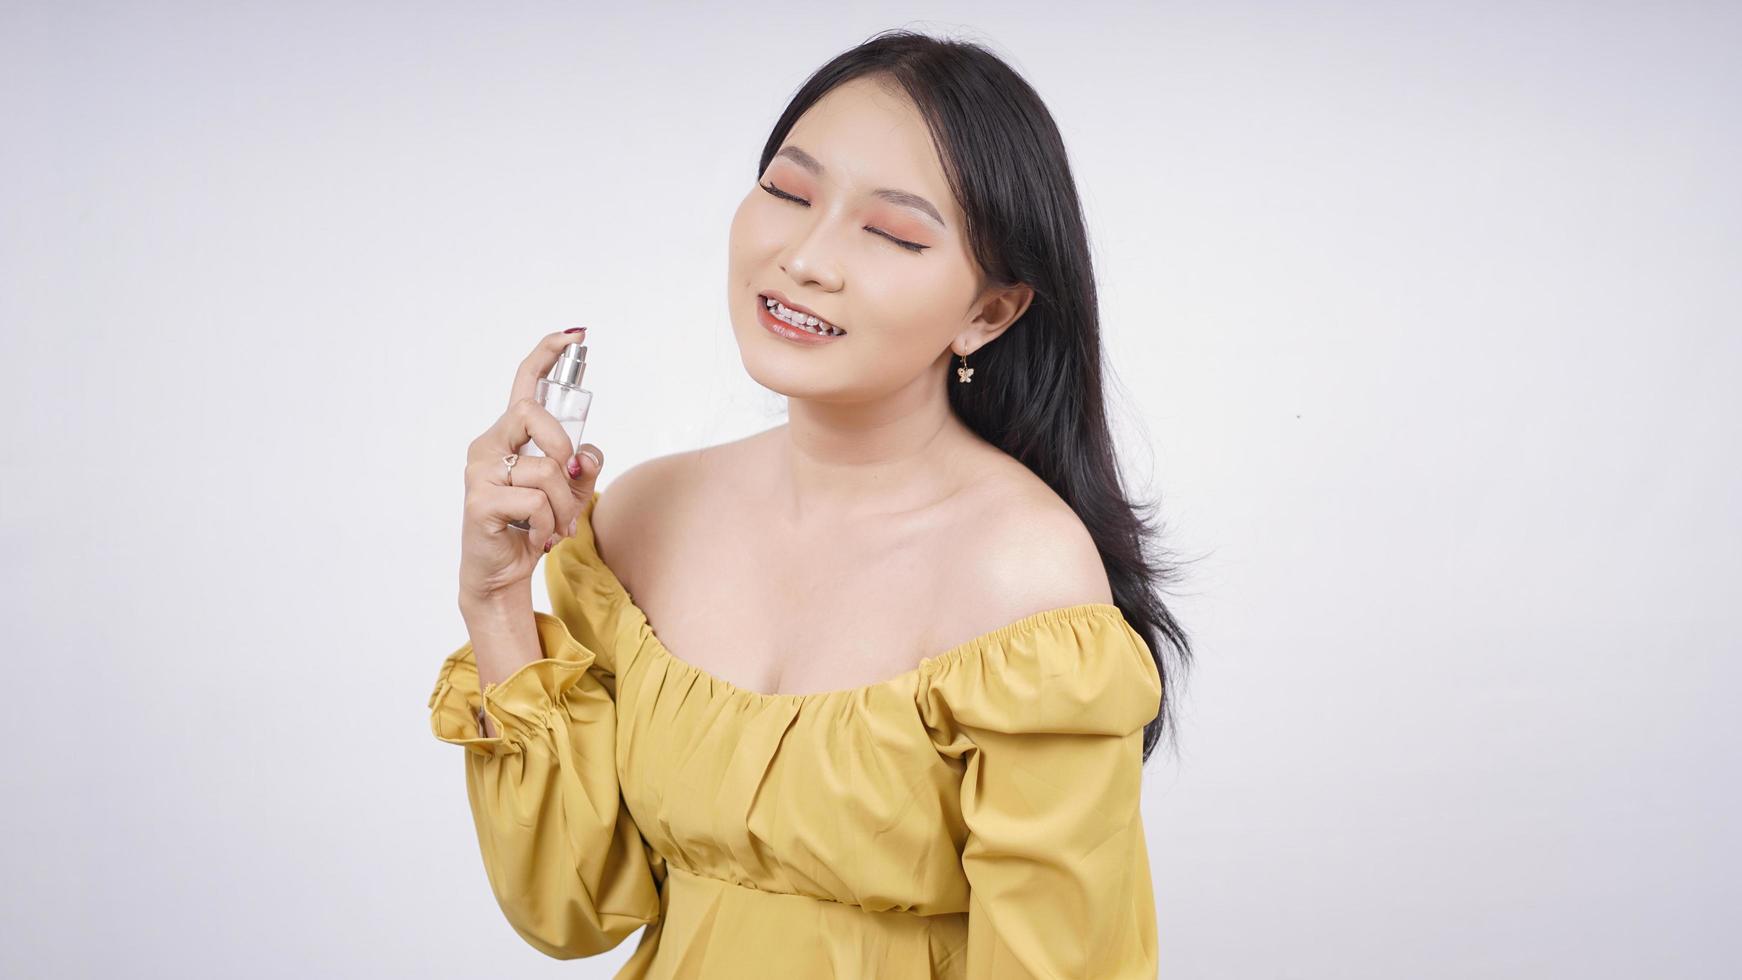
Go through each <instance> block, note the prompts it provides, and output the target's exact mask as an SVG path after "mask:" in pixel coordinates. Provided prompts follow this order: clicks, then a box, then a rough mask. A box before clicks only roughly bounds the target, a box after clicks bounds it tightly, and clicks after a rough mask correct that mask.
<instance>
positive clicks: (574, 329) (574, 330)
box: [563, 327, 587, 333]
mask: <svg viewBox="0 0 1742 980" xmlns="http://www.w3.org/2000/svg"><path fill="white" fill-rule="evenodd" d="M585 329H587V328H586V327H570V328H568V329H567V330H564V331H563V333H580V332H581V331H582V330H585Z"/></svg>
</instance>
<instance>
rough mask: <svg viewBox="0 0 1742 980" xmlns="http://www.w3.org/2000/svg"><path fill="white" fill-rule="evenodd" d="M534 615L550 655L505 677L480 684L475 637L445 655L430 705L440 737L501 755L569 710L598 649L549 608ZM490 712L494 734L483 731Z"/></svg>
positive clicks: (546, 653)
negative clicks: (586, 643) (570, 697)
mask: <svg viewBox="0 0 1742 980" xmlns="http://www.w3.org/2000/svg"><path fill="white" fill-rule="evenodd" d="M532 615H533V617H534V618H535V619H536V620H537V623H538V642H539V648H540V649H541V650H542V652H543V654H544V656H543V658H542V659H539V660H534V661H531V662H530V663H526V664H523V665H521V666H520V667H519V668H517V669H516V670H515V671H514V672H513V673H512V674H509V675H508V676H507V677H505V678H503V679H502V680H501V682H499V683H495V684H491V685H490V686H489V687H488V688H486V689H484V690H482V691H480V690H479V689H478V661H477V656H476V654H475V653H474V652H473V650H472V644H471V643H470V642H467V643H466V644H465V645H463V646H461V647H460V648H459V649H458V650H455V651H454V652H453V653H451V654H449V655H448V656H447V658H446V659H445V660H443V661H442V665H441V671H440V673H439V674H438V675H437V676H436V684H435V690H433V691H432V692H431V693H430V696H429V705H428V707H429V709H430V731H431V732H433V733H434V734H435V737H436V738H439V739H441V740H442V741H444V742H449V743H452V744H454V745H460V746H464V747H465V749H466V751H468V752H471V753H474V754H477V755H481V756H485V757H487V758H497V757H500V756H504V755H513V754H515V753H517V752H520V751H521V750H522V749H523V748H524V746H525V745H526V742H527V740H528V739H531V738H537V737H539V736H541V735H542V734H543V733H544V732H546V731H549V730H550V729H551V727H552V726H553V724H554V723H556V722H557V721H558V719H556V718H553V717H552V715H553V713H555V712H559V711H563V710H564V709H563V707H562V705H563V701H564V699H565V698H566V697H567V696H568V694H569V692H570V691H571V690H572V689H574V687H575V685H576V684H578V683H579V682H580V680H581V678H582V677H583V676H585V674H586V672H587V668H588V667H591V666H592V665H593V661H594V659H595V655H594V652H593V651H592V650H590V649H588V648H587V647H585V646H582V645H581V644H580V643H579V642H578V641H576V640H575V638H574V636H573V635H572V634H570V633H569V630H568V627H567V626H566V625H565V624H564V623H563V621H562V620H560V619H558V618H556V617H555V616H552V615H550V614H549V613H543V612H537V611H534V612H533V614H532ZM484 714H487V715H489V717H490V720H491V721H492V722H493V723H494V724H495V727H496V731H497V733H498V734H497V735H496V737H494V738H487V737H485V736H484V734H483V725H482V724H481V720H480V719H481V715H484Z"/></svg>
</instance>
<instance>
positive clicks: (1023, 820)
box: [920, 604, 1161, 980]
mask: <svg viewBox="0 0 1742 980" xmlns="http://www.w3.org/2000/svg"><path fill="white" fill-rule="evenodd" d="M1160 709H1161V677H1160V673H1159V671H1158V670H1157V669H1156V666H1155V662H1154V660H1153V659H1152V658H1151V657H1150V655H1149V649H1148V646H1147V645H1146V644H1145V643H1144V641H1143V639H1142V636H1141V634H1139V633H1137V631H1136V630H1134V629H1132V628H1131V627H1130V626H1129V624H1127V623H1126V621H1125V619H1124V617H1123V616H1122V615H1121V614H1120V613H1119V610H1118V607H1116V606H1113V605H1111V604H1105V605H1091V606H1081V607H1067V608H1065V609H1061V610H1055V611H1052V612H1049V613H1046V614H1042V615H1041V616H1040V617H1038V621H1037V622H1031V623H1029V624H1027V625H1026V626H1025V627H1024V628H1022V629H1020V630H1005V631H1001V632H1000V634H997V635H995V636H994V637H993V638H992V639H991V640H989V641H988V642H986V643H984V644H981V645H979V646H976V647H974V648H972V649H967V650H963V651H960V655H957V656H953V657H950V658H949V659H947V660H942V661H939V662H937V663H935V664H934V665H933V668H932V669H931V670H930V671H929V673H927V674H926V675H925V678H924V681H923V682H922V685H921V690H920V713H921V717H922V720H923V722H924V723H925V725H926V728H927V730H928V732H929V734H930V736H931V739H932V742H933V745H934V747H935V748H936V749H937V750H938V752H939V754H940V755H942V756H944V757H946V758H952V759H958V760H961V762H962V764H963V769H962V788H961V815H962V821H963V823H964V824H965V826H966V834H965V837H964V839H963V845H962V851H961V858H962V870H963V873H964V875H965V876H966V878H967V880H968V886H969V898H968V948H967V964H966V968H967V977H968V980H1021V978H1030V977H1034V978H1040V977H1044V978H1047V980H1065V978H1072V980H1077V978H1081V980H1088V978H1091V977H1093V978H1096V980H1136V978H1140V977H1141V978H1145V980H1153V978H1154V977H1155V976H1156V974H1157V970H1158V958H1157V952H1156V916H1155V895H1154V891H1153V889H1152V887H1151V882H1150V873H1149V853H1148V849H1147V846H1146V842H1145V837H1144V829H1143V819H1142V816H1141V812H1140V796H1141V791H1142V780H1143V728H1144V725H1146V724H1147V723H1148V722H1150V721H1152V720H1154V718H1155V716H1156V713H1157V712H1158V711H1160Z"/></svg>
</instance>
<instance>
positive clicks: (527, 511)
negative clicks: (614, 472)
mask: <svg viewBox="0 0 1742 980" xmlns="http://www.w3.org/2000/svg"><path fill="white" fill-rule="evenodd" d="M586 336H587V334H586V330H585V328H582V329H581V331H580V332H579V333H570V332H566V331H564V332H558V333H553V334H550V335H549V336H547V337H545V338H544V339H542V340H540V341H539V342H538V346H537V347H534V348H533V349H532V353H530V354H528V355H527V356H526V359H525V360H523V361H521V362H520V370H519V371H518V372H517V373H516V374H515V376H514V387H513V389H512V391H510V393H509V396H508V410H507V411H505V412H503V413H502V416H501V417H500V418H498V419H497V420H496V422H495V424H494V425H492V426H490V428H489V429H487V430H486V431H485V432H484V434H483V435H480V436H479V437H478V438H476V439H474V440H472V444H471V445H470V446H467V447H466V502H465V508H464V518H463V520H462V523H461V531H460V599H461V601H462V602H472V601H489V600H491V599H494V598H497V597H499V596H502V595H506V594H509V593H510V592H511V590H514V589H517V588H520V587H523V586H525V585H526V584H527V583H529V582H531V580H532V570H533V568H535V567H537V565H538V559H539V556H540V555H543V554H544V553H545V552H547V551H549V550H550V547H551V546H552V545H554V544H555V543H556V542H557V541H558V540H560V539H562V538H565V537H568V536H569V535H571V534H573V533H574V532H575V530H577V529H578V528H577V526H576V522H577V521H578V520H579V519H580V514H581V508H582V506H583V505H584V504H585V503H586V502H587V501H589V500H591V499H592V496H593V487H594V485H595V484H596V483H597V482H598V479H599V469H600V467H601V466H602V465H603V463H604V454H603V453H601V452H599V447H597V446H595V445H593V444H592V443H582V444H581V445H580V446H579V447H577V449H578V451H574V452H571V447H570V445H569V436H568V433H567V432H565V431H563V427H562V423H561V422H558V421H557V420H556V417H555V416H553V415H551V414H550V412H548V411H546V410H545V408H544V406H543V405H540V404H539V403H538V401H537V399H536V398H535V395H536V393H537V390H538V379H540V378H542V377H544V376H545V375H546V373H548V372H549V371H550V368H551V365H553V364H555V363H556V360H557V358H558V357H559V356H561V354H562V351H563V348H564V347H567V346H568V345H569V344H572V343H575V342H577V341H580V340H585V339H586ZM529 439H530V440H531V441H532V442H534V443H535V444H537V446H538V448H539V449H541V450H543V452H544V455H543V456H521V457H520V458H519V459H518V460H517V461H516V462H515V464H514V467H513V469H512V470H510V469H509V467H507V466H506V465H504V464H503V462H502V460H503V457H505V456H507V455H508V454H510V453H513V452H516V451H517V450H518V449H519V448H520V447H521V446H524V445H526V443H527V440H529ZM588 450H591V455H589V454H588ZM595 457H597V458H595ZM510 477H512V480H510ZM510 521H525V522H527V523H528V524H530V525H531V527H532V530H531V531H530V532H528V531H522V530H521V529H519V528H517V527H509V526H508V522H510Z"/></svg>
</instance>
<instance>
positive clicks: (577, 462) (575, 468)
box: [569, 456, 581, 480]
mask: <svg viewBox="0 0 1742 980" xmlns="http://www.w3.org/2000/svg"><path fill="white" fill-rule="evenodd" d="M580 475H581V457H579V456H570V457H569V479H571V480H573V479H575V478H576V477H579V476H580Z"/></svg>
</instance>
